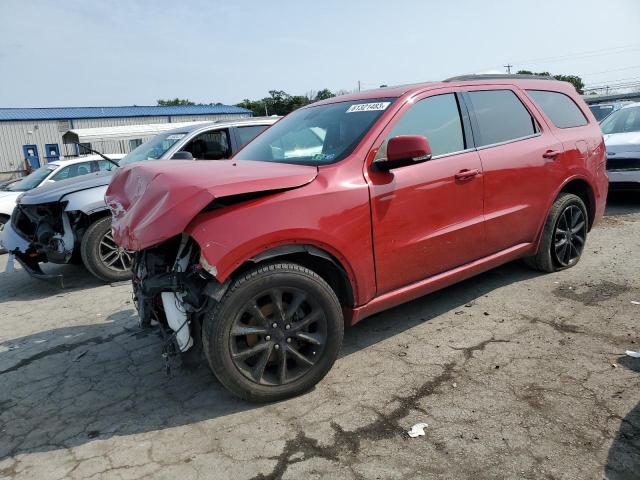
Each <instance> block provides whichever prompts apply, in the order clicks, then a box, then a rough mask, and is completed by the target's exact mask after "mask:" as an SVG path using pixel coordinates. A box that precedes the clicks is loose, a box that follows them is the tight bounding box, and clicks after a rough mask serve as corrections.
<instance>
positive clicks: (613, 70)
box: [580, 65, 640, 77]
mask: <svg viewBox="0 0 640 480" xmlns="http://www.w3.org/2000/svg"><path fill="white" fill-rule="evenodd" d="M635 68H640V65H634V66H632V67H623V68H612V69H611V70H602V71H600V72H590V73H583V74H581V75H580V76H581V77H585V76H591V75H600V74H602V73H611V72H621V71H623V70H633V69H635Z"/></svg>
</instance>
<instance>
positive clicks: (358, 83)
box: [358, 80, 360, 91]
mask: <svg viewBox="0 0 640 480" xmlns="http://www.w3.org/2000/svg"><path fill="white" fill-rule="evenodd" d="M358 91H360V80H358Z"/></svg>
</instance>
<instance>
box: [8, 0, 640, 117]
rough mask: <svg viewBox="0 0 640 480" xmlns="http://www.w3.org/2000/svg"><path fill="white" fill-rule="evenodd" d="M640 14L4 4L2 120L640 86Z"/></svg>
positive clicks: (553, 9)
mask: <svg viewBox="0 0 640 480" xmlns="http://www.w3.org/2000/svg"><path fill="white" fill-rule="evenodd" d="M638 25H640V0H608V1H607V0H563V1H559V0H555V1H554V0H537V1H518V0H510V1H506V0H505V1H498V0H495V1H490V0H484V1H472V0H448V1H426V0H425V1H420V0H393V1H389V0H387V1H377V0H372V1H347V0H343V1H336V0H325V1H323V2H305V1H277V2H276V1H271V2H266V1H252V0H246V1H243V2H233V1H226V2H219V1H214V0H211V1H207V0H202V1H198V0H183V1H179V2H178V1H175V0H173V1H170V0H156V1H151V0H149V1H139V0H126V1H125V0H122V1H121V0H111V1H108V0H103V1H97V0H93V1H89V0H55V1H54V0H49V1H45V0H0V107H21V106H23V107H43V106H85V105H86V106H92V105H132V104H137V105H153V104H155V102H156V100H157V99H158V98H168V97H171V98H173V97H176V96H178V97H181V98H189V99H191V100H194V101H196V102H205V103H209V102H223V103H237V102H239V101H240V100H242V99H243V98H261V97H263V96H265V95H267V92H268V90H271V89H281V90H285V91H287V92H289V93H292V94H305V93H306V92H308V91H310V90H319V89H322V88H330V89H332V90H337V89H354V88H355V87H356V85H357V82H358V80H360V81H361V82H362V85H363V88H373V87H376V86H378V85H380V84H383V83H384V84H389V85H392V84H398V83H409V82H416V81H423V80H437V79H442V78H446V77H448V76H452V75H456V74H463V73H477V72H483V71H489V70H504V68H503V67H502V66H503V65H505V64H506V63H512V64H514V65H515V67H514V69H517V68H527V69H530V70H548V71H551V72H552V73H567V74H571V73H576V74H580V75H582V76H583V77H584V79H585V81H586V83H587V84H599V83H602V82H606V81H618V80H620V81H626V79H638V80H640V28H638Z"/></svg>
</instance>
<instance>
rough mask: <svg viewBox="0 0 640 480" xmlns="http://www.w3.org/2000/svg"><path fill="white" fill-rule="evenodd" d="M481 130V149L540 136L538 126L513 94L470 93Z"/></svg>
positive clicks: (500, 92)
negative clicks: (486, 146)
mask: <svg viewBox="0 0 640 480" xmlns="http://www.w3.org/2000/svg"><path fill="white" fill-rule="evenodd" d="M469 97H470V99H471V104H472V105H473V110H474V112H475V115H476V120H477V121H478V129H479V130H480V131H479V132H478V133H479V137H480V138H479V139H476V143H477V145H478V146H479V147H482V146H485V145H493V144H495V143H503V142H508V141H510V140H516V139H519V138H524V137H529V136H531V135H534V134H535V133H537V132H538V128H537V126H536V122H535V120H534V119H533V117H531V114H530V113H529V111H528V110H527V109H526V108H525V106H524V105H523V104H522V102H521V101H520V99H519V98H518V97H517V96H516V94H515V93H513V92H512V91H511V90H483V91H476V92H469Z"/></svg>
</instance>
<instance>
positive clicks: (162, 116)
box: [0, 103, 253, 179]
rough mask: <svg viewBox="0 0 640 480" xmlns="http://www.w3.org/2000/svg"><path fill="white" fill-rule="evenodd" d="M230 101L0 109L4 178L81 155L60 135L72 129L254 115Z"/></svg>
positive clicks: (133, 143)
mask: <svg viewBox="0 0 640 480" xmlns="http://www.w3.org/2000/svg"><path fill="white" fill-rule="evenodd" d="M252 115H253V114H252V112H251V111H250V110H247V109H245V108H241V107H236V106H232V105H223V104H220V103H218V104H215V105H179V106H137V105H134V106H124V107H52V108H0V179H2V178H7V177H11V176H15V175H17V174H20V173H21V172H23V171H24V170H25V166H26V162H27V161H28V162H29V164H30V165H31V166H32V167H34V168H37V167H39V166H41V165H43V164H45V163H47V162H48V161H53V160H56V159H58V158H62V157H68V156H74V155H77V154H78V152H79V151H81V150H79V149H78V148H77V147H76V146H75V145H64V143H63V141H62V135H63V134H64V133H65V132H66V131H68V130H71V129H84V128H100V127H118V126H126V125H147V124H156V123H183V122H194V121H204V120H234V119H238V118H245V117H250V116H252ZM145 140H146V138H139V139H138V138H136V139H128V140H126V141H125V140H122V141H110V142H104V143H102V142H101V144H100V145H99V146H96V145H93V146H92V145H86V146H87V147H89V148H97V149H99V150H100V151H102V152H103V153H128V152H129V151H131V150H133V149H134V148H135V147H137V146H138V145H139V144H140V143H142V142H143V141H145Z"/></svg>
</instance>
